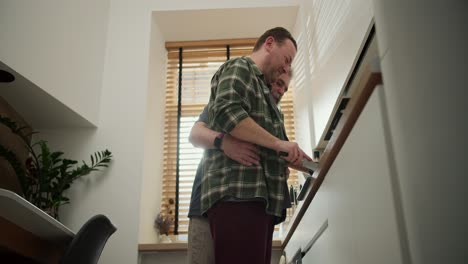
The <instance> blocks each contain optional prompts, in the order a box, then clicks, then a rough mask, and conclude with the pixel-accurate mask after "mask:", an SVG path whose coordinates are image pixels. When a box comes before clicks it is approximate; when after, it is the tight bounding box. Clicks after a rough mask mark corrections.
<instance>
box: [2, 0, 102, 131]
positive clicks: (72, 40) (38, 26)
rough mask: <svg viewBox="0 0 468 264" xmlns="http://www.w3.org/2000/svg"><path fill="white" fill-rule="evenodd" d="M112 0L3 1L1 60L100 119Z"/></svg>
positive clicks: (92, 119)
mask: <svg viewBox="0 0 468 264" xmlns="http://www.w3.org/2000/svg"><path fill="white" fill-rule="evenodd" d="M108 20H109V0H101V1H92V0H84V1H57V0H44V1H31V0H2V1H1V3H0V43H1V47H2V48H1V49H0V61H2V62H4V63H5V64H7V65H8V66H10V67H11V68H13V69H14V70H16V71H17V72H19V73H20V74H22V75H23V76H24V77H26V78H27V79H28V80H30V81H31V82H33V83H34V84H36V85H37V86H39V87H40V88H42V89H44V91H46V92H47V93H49V94H50V95H52V96H53V97H55V98H56V99H58V100H60V101H61V102H63V103H64V104H66V105H67V106H68V107H70V108H71V109H72V110H74V111H75V112H77V113H79V114H80V115H81V116H83V117H84V118H86V119H87V120H89V121H90V122H91V123H93V124H97V123H98V121H99V100H100V95H101V86H102V74H103V68H104V49H105V45H106V36H107V25H108Z"/></svg>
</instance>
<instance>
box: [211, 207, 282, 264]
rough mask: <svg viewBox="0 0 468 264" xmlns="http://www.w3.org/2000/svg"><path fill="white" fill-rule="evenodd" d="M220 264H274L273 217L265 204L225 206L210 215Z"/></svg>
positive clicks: (214, 209) (213, 210) (216, 254)
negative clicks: (272, 257)
mask: <svg viewBox="0 0 468 264" xmlns="http://www.w3.org/2000/svg"><path fill="white" fill-rule="evenodd" d="M208 220H209V221H210V229H211V236H212V237H213V243H214V252H215V262H216V263H217V264H231V263H233V264H234V263H235V264H239V263H242V264H250V263H251V264H270V263H271V243H272V239H273V229H274V225H273V217H272V216H271V215H267V214H266V213H265V204H264V203H262V202H221V203H219V204H218V205H216V206H214V207H213V208H211V209H210V210H209V211H208Z"/></svg>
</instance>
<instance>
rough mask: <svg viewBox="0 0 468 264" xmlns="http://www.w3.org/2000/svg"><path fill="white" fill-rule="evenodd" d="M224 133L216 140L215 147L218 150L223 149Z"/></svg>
mask: <svg viewBox="0 0 468 264" xmlns="http://www.w3.org/2000/svg"><path fill="white" fill-rule="evenodd" d="M224 135H225V134H224V132H221V133H219V135H217V136H216V137H215V139H214V142H213V145H214V146H215V148H216V149H221V144H222V143H223V138H224Z"/></svg>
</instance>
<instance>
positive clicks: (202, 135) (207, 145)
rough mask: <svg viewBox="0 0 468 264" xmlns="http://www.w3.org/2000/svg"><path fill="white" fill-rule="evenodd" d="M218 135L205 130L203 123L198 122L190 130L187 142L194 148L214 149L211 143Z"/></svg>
mask: <svg viewBox="0 0 468 264" xmlns="http://www.w3.org/2000/svg"><path fill="white" fill-rule="evenodd" d="M218 134H219V132H216V131H214V130H211V129H209V128H207V127H206V124H205V123H203V122H201V121H198V122H196V123H195V124H194V125H193V127H192V130H190V135H189V142H190V143H192V145H194V146H195V147H199V148H203V149H214V148H215V146H214V145H213V142H214V139H215V137H216V136H218Z"/></svg>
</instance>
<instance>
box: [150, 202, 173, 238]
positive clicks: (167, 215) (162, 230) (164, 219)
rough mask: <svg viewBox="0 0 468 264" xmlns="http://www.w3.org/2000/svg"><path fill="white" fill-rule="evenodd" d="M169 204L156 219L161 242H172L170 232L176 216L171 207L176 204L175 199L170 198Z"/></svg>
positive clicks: (155, 222) (155, 224)
mask: <svg viewBox="0 0 468 264" xmlns="http://www.w3.org/2000/svg"><path fill="white" fill-rule="evenodd" d="M168 202H169V205H166V210H161V212H160V213H159V214H158V215H157V216H156V219H155V220H154V227H155V228H156V230H157V231H158V233H159V236H158V237H159V242H161V243H170V242H172V240H171V238H170V237H169V232H170V230H171V226H172V225H173V224H174V217H173V216H172V212H173V211H172V210H171V209H170V208H169V206H170V205H172V204H174V199H172V198H169V201H168Z"/></svg>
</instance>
